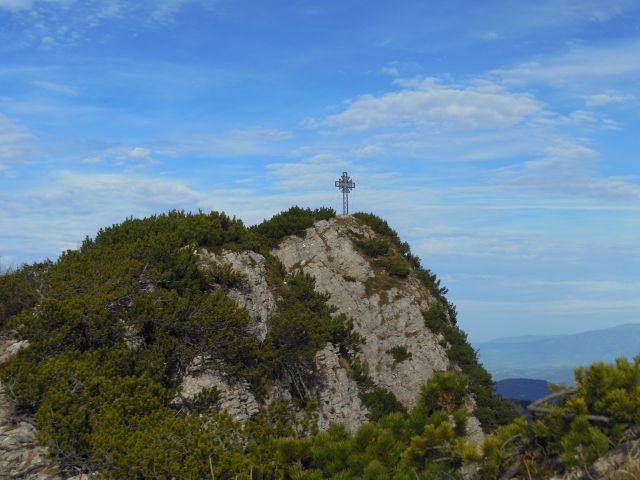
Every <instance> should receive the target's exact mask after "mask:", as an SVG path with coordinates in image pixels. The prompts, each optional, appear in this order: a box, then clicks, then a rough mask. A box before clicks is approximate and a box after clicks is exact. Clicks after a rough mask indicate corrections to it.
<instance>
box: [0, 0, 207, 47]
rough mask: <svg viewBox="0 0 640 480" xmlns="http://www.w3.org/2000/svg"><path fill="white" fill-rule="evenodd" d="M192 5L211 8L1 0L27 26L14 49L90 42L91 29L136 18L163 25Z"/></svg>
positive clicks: (188, 1) (148, 1)
mask: <svg viewBox="0 0 640 480" xmlns="http://www.w3.org/2000/svg"><path fill="white" fill-rule="evenodd" d="M191 5H195V6H199V7H202V8H206V9H208V10H210V9H211V7H212V3H211V2H204V1H203V0H157V1H156V0H142V1H140V2H129V1H127V0H87V1H80V0H0V13H2V11H7V12H9V13H11V14H12V15H13V17H14V18H13V19H14V21H16V22H21V23H22V25H23V26H25V27H27V28H21V29H19V30H18V31H20V32H21V35H20V37H19V38H18V37H15V36H14V37H13V38H12V40H13V42H12V43H13V44H14V48H16V47H18V46H20V45H22V46H33V45H39V46H40V47H42V48H44V49H52V48H57V47H61V46H76V45H79V44H82V43H87V42H89V41H90V38H89V35H90V32H92V31H94V30H96V28H97V27H99V26H101V25H103V24H105V23H107V22H110V21H117V22H120V23H121V22H123V20H128V19H136V23H135V24H132V25H131V28H132V29H138V28H141V27H147V28H156V27H163V26H165V25H167V24H170V23H171V22H172V20H173V18H174V17H176V16H177V15H179V14H180V12H181V11H182V10H183V9H185V8H187V7H188V6H191ZM14 33H16V32H15V31H14Z"/></svg>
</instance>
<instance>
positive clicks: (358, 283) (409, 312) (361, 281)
mask: <svg viewBox="0 0 640 480" xmlns="http://www.w3.org/2000/svg"><path fill="white" fill-rule="evenodd" d="M373 235H374V233H373V231H372V230H371V229H370V228H369V227H367V226H365V225H362V224H360V223H358V222H357V221H356V220H355V219H353V218H350V217H340V218H337V219H331V220H327V221H321V222H318V223H316V224H315V225H314V226H313V227H311V228H309V229H307V231H306V234H305V236H304V238H300V237H296V236H291V237H289V238H287V239H285V240H284V241H283V242H282V243H281V244H280V245H279V247H278V248H277V249H276V250H274V252H273V253H274V254H275V255H276V256H277V257H278V258H279V259H280V261H281V262H282V263H283V264H284V265H285V267H286V268H287V269H288V270H289V271H293V270H295V269H298V268H299V269H302V271H303V272H305V273H308V274H310V275H312V276H313V277H314V278H315V279H316V288H317V290H318V291H321V292H327V293H329V295H330V298H329V303H331V304H332V305H334V306H335V307H336V308H337V309H338V312H340V313H344V314H346V315H348V316H350V317H351V318H353V320H354V329H355V330H356V331H357V332H358V333H359V334H360V335H362V336H363V337H364V339H365V343H364V345H362V353H361V354H360V360H361V362H362V364H363V365H364V366H365V367H366V368H367V370H368V373H369V375H370V376H371V378H372V379H373V380H374V382H375V383H376V384H377V385H378V386H380V387H383V388H385V389H387V390H389V391H391V392H393V393H394V394H395V395H396V397H397V398H398V400H399V401H400V402H401V403H402V404H403V405H404V406H405V407H407V408H412V407H413V406H415V404H416V402H417V400H418V397H419V394H420V388H421V387H422V385H423V384H424V383H426V381H427V380H428V379H429V378H431V377H432V376H433V373H434V372H436V371H444V370H447V369H449V368H450V363H449V360H448V358H447V354H446V351H445V349H444V348H443V347H442V346H441V345H440V344H439V340H440V338H439V337H438V336H437V335H435V334H433V333H432V332H431V331H430V330H428V329H427V328H425V326H424V318H423V316H422V312H423V311H425V310H428V309H429V306H430V305H432V304H434V303H435V301H436V300H435V299H434V298H433V297H432V296H431V295H430V294H429V292H428V291H427V289H426V288H425V287H424V286H422V284H421V283H420V282H419V281H418V279H417V278H415V277H414V276H413V275H409V277H408V278H407V279H406V280H402V281H400V282H399V286H398V287H394V288H390V289H387V290H384V292H375V291H374V292H371V293H368V292H367V288H366V286H365V282H369V283H375V282H376V280H377V279H376V273H375V271H374V269H373V268H372V267H371V265H370V264H369V262H368V261H367V259H366V258H365V257H363V256H362V255H361V254H360V253H359V252H358V251H357V250H356V248H355V247H354V244H353V242H352V238H353V237H354V236H355V237H359V238H370V237H372V236H373ZM399 346H404V347H406V349H407V351H408V352H410V353H411V357H410V358H408V359H406V360H403V361H401V362H397V361H396V360H395V359H394V357H393V356H392V355H391V354H390V353H388V352H389V351H390V350H391V349H392V348H394V347H399Z"/></svg>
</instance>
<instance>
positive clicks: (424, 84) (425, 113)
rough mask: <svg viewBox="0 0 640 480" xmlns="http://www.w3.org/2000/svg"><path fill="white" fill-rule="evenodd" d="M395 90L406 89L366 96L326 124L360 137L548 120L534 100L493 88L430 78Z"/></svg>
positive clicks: (498, 87) (490, 126) (497, 86)
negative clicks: (394, 131) (378, 131)
mask: <svg viewBox="0 0 640 480" xmlns="http://www.w3.org/2000/svg"><path fill="white" fill-rule="evenodd" d="M396 84H398V85H400V86H402V87H405V88H404V89H402V90H399V91H394V92H390V93H386V94H384V95H381V96H373V95H363V96H361V97H359V98H357V99H356V100H354V101H353V102H351V103H350V104H349V105H348V107H347V108H346V109H345V110H344V111H343V112H341V113H339V114H336V115H332V116H330V117H328V118H327V119H326V120H325V121H324V122H323V123H324V124H325V125H327V126H330V127H335V128H343V129H347V130H351V131H356V132H362V131H366V130H371V129H379V128H390V127H397V126H401V127H415V126H426V125H433V126H436V127H440V128H446V129H453V130H471V129H490V128H504V127H510V126H513V125H516V124H518V123H520V122H523V121H525V120H527V119H529V118H532V117H536V116H543V115H545V110H544V107H543V106H542V104H540V102H538V101H537V100H536V99H535V98H534V97H533V96H532V95H530V94H528V93H513V92H508V91H506V90H505V89H504V88H502V87H501V86H499V85H498V84H495V83H491V82H486V81H477V82H474V83H473V84H469V85H455V84H444V83H442V82H441V81H439V80H437V79H434V78H425V79H420V80H416V79H412V80H410V81H407V80H404V81H401V82H396Z"/></svg>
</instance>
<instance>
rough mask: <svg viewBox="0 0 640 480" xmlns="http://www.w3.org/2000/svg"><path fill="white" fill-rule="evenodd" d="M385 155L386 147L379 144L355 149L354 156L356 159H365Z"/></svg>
mask: <svg viewBox="0 0 640 480" xmlns="http://www.w3.org/2000/svg"><path fill="white" fill-rule="evenodd" d="M382 153H384V147H382V145H379V144H375V145H365V146H364V147H360V148H354V149H353V154H354V155H355V156H356V157H360V158H364V157H377V156H379V155H381V154H382Z"/></svg>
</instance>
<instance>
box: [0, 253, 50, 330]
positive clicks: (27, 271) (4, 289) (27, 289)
mask: <svg viewBox="0 0 640 480" xmlns="http://www.w3.org/2000/svg"><path fill="white" fill-rule="evenodd" d="M50 267H51V262H50V261H48V260H47V261H45V262H42V263H35V264H33V265H24V266H22V267H21V268H19V269H17V270H6V271H5V272H0V329H2V327H3V326H4V325H5V324H6V322H7V320H8V319H9V318H10V317H12V316H14V315H17V314H19V313H20V312H22V311H23V310H25V309H29V308H32V307H33V306H35V305H36V303H37V302H38V301H39V300H40V298H41V296H42V295H43V293H44V289H45V278H46V274H47V271H48V269H49V268H50Z"/></svg>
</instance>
